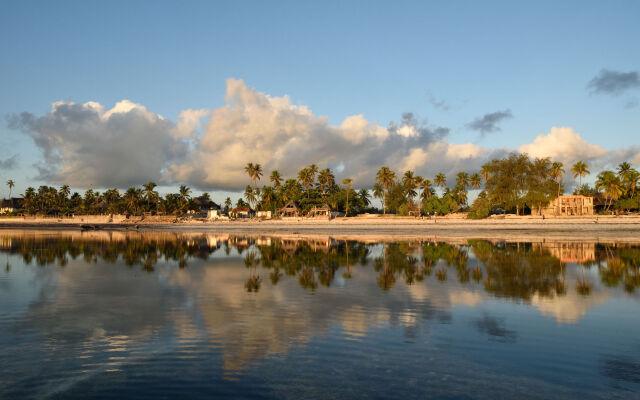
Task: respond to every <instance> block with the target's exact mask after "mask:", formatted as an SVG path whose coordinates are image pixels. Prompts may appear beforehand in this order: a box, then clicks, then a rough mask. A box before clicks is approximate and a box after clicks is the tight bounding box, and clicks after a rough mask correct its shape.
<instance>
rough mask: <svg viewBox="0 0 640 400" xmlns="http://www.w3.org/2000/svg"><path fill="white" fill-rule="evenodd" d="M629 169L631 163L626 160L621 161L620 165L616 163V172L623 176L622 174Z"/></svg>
mask: <svg viewBox="0 0 640 400" xmlns="http://www.w3.org/2000/svg"><path fill="white" fill-rule="evenodd" d="M630 170H631V164H629V163H628V162H626V161H624V162H621V163H620V165H618V174H619V175H620V176H624V174H625V173H627V172H628V171H630Z"/></svg>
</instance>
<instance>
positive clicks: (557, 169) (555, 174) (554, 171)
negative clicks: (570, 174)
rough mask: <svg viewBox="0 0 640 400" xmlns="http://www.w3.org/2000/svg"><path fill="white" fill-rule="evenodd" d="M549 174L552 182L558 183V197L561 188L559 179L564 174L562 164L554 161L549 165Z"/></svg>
mask: <svg viewBox="0 0 640 400" xmlns="http://www.w3.org/2000/svg"><path fill="white" fill-rule="evenodd" d="M549 174H550V175H551V177H552V178H553V180H554V181H556V182H558V197H560V187H561V181H560V178H562V174H564V164H563V163H561V162H560V161H555V162H554V163H553V164H552V165H551V169H549Z"/></svg>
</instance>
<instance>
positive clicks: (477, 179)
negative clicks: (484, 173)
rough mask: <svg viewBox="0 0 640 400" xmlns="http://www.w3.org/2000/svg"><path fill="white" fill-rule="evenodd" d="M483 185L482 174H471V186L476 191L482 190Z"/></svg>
mask: <svg viewBox="0 0 640 400" xmlns="http://www.w3.org/2000/svg"><path fill="white" fill-rule="evenodd" d="M481 185H482V177H481V176H480V174H479V173H477V172H474V173H473V174H471V176H470V177H469V186H470V187H472V188H474V189H480V186H481Z"/></svg>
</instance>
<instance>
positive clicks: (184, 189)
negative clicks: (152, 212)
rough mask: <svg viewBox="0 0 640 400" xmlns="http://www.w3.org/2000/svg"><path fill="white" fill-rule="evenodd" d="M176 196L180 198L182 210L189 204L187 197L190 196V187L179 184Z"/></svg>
mask: <svg viewBox="0 0 640 400" xmlns="http://www.w3.org/2000/svg"><path fill="white" fill-rule="evenodd" d="M178 192H179V194H178V198H179V199H180V210H181V211H184V209H185V208H186V207H187V205H188V204H189V199H190V198H191V189H190V188H189V187H188V186H186V185H180V189H179V190H178Z"/></svg>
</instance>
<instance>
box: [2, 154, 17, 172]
mask: <svg viewBox="0 0 640 400" xmlns="http://www.w3.org/2000/svg"><path fill="white" fill-rule="evenodd" d="M17 165H18V155H17V154H14V155H13V156H11V157H9V158H7V159H6V160H0V169H14V168H15V167H16V166H17Z"/></svg>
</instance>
